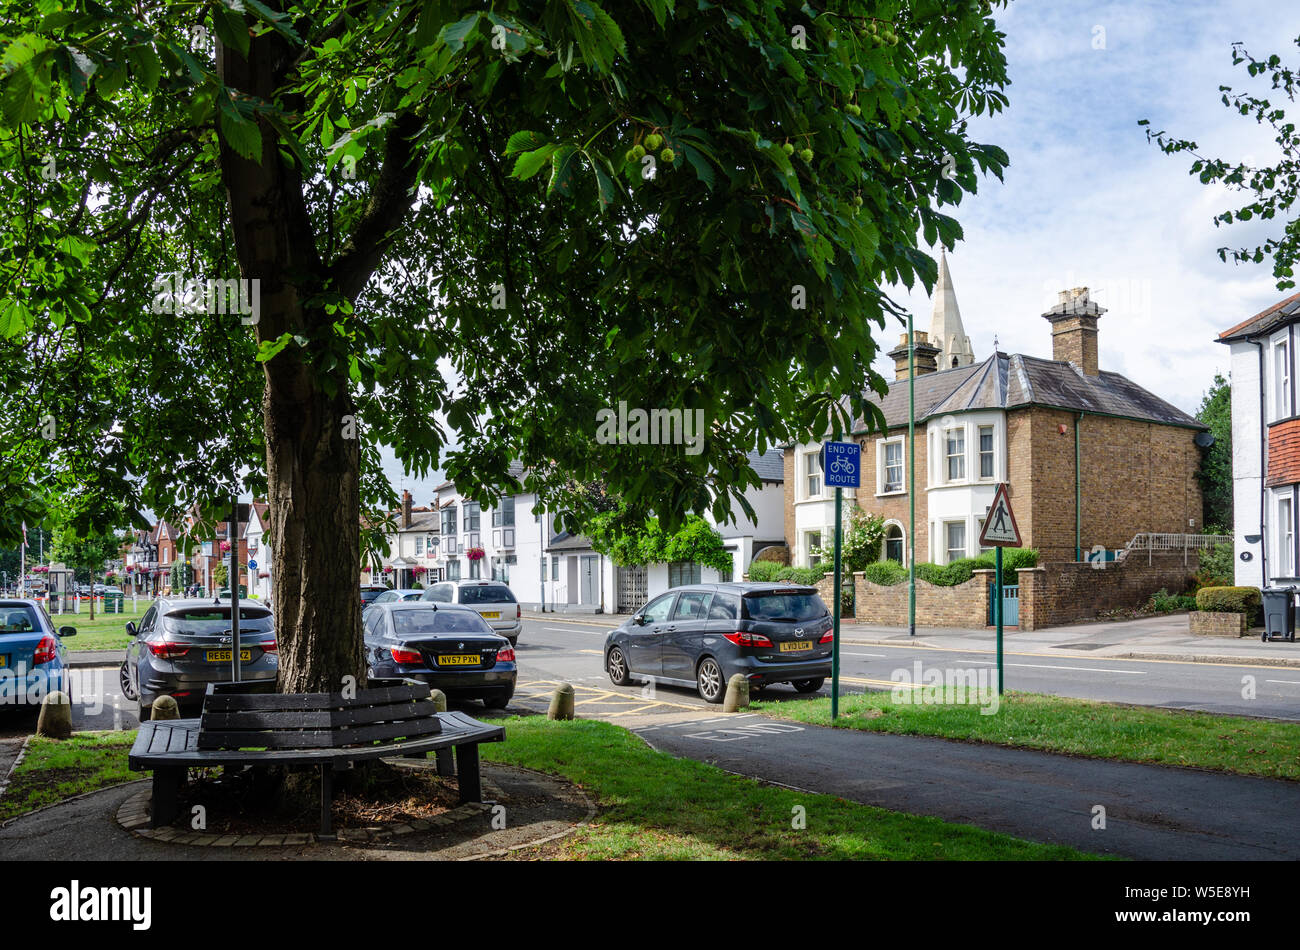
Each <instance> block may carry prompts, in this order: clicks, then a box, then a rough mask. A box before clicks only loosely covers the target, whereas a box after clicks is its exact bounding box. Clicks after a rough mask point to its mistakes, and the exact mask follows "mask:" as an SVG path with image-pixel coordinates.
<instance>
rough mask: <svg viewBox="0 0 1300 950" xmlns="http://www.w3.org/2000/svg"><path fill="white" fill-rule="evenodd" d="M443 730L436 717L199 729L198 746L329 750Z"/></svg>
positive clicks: (210, 747) (434, 733)
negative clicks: (329, 725) (331, 726)
mask: <svg viewBox="0 0 1300 950" xmlns="http://www.w3.org/2000/svg"><path fill="white" fill-rule="evenodd" d="M441 731H442V727H441V725H440V724H439V723H438V721H437V719H436V718H435V719H433V720H432V721H430V720H429V719H412V720H407V721H404V722H380V723H373V724H370V725H363V726H355V727H350V728H343V729H266V730H260V731H259V730H252V729H247V730H236V731H233V732H221V731H218V730H207V729H204V730H202V731H200V732H199V748H200V749H243V748H248V747H250V746H255V747H265V748H268V749H329V748H343V747H346V746H351V745H362V744H369V743H373V742H381V741H383V740H385V739H398V738H416V737H419V736H424V735H430V734H433V735H437V734H439V733H440V732H441Z"/></svg>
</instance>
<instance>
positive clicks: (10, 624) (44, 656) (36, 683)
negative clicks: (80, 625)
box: [0, 599, 77, 706]
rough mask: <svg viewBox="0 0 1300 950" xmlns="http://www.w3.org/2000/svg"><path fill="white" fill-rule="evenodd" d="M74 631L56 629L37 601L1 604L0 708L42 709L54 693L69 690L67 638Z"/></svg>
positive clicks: (68, 628) (74, 631)
mask: <svg viewBox="0 0 1300 950" xmlns="http://www.w3.org/2000/svg"><path fill="white" fill-rule="evenodd" d="M76 635H77V629H76V628H75V627H58V628H55V626H54V621H53V620H51V619H50V615H49V614H48V613H46V611H45V608H44V607H42V606H41V604H40V603H39V602H38V601H35V600H27V599H11V600H0V706H5V705H39V704H40V701H41V700H42V699H43V698H44V697H45V696H46V695H47V694H49V693H51V692H53V691H54V690H60V689H61V690H65V691H66V690H67V689H68V648H67V647H65V646H64V645H63V640H64V639H65V638H66V637H75V636H76Z"/></svg>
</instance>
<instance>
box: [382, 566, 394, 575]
mask: <svg viewBox="0 0 1300 950" xmlns="http://www.w3.org/2000/svg"><path fill="white" fill-rule="evenodd" d="M384 573H385V574H391V573H393V565H391V564H389V565H387V566H386V567H385V568H384Z"/></svg>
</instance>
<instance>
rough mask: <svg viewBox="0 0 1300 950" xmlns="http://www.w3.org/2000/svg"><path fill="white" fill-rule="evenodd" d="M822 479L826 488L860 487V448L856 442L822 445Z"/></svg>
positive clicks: (826, 443) (825, 443)
mask: <svg viewBox="0 0 1300 950" xmlns="http://www.w3.org/2000/svg"><path fill="white" fill-rule="evenodd" d="M822 477H823V478H824V479H825V480H826V487H827V488H858V487H860V486H861V484H862V446H860V445H858V443H856V442H824V443H822Z"/></svg>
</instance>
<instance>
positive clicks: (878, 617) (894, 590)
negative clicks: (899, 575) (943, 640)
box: [853, 571, 991, 628]
mask: <svg viewBox="0 0 1300 950" xmlns="http://www.w3.org/2000/svg"><path fill="white" fill-rule="evenodd" d="M990 573H991V572H989V571H976V572H975V576H974V577H972V578H971V579H970V580H968V581H967V582H966V583H964V584H958V585H956V586H955V587H936V586H935V585H933V584H931V583H929V582H928V581H923V580H919V579H918V580H917V582H916V623H917V625H918V626H922V627H973V628H979V627H983V626H984V625H985V623H986V622H987V620H988V609H989V600H988V595H989V591H988V587H989V580H988V576H989V574H990ZM853 583H854V599H853V606H854V611H853V613H854V617H853V619H854V620H855V621H856V622H858V623H869V624H880V625H883V626H891V627H903V626H906V625H907V582H906V581H904V582H903V583H901V584H894V585H892V586H890V587H884V586H882V585H880V584H873V583H872V582H871V581H869V580H867V579H866V578H865V577H864V576H863V575H862V574H861V573H860V572H859V573H856V574H854V575H853Z"/></svg>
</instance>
